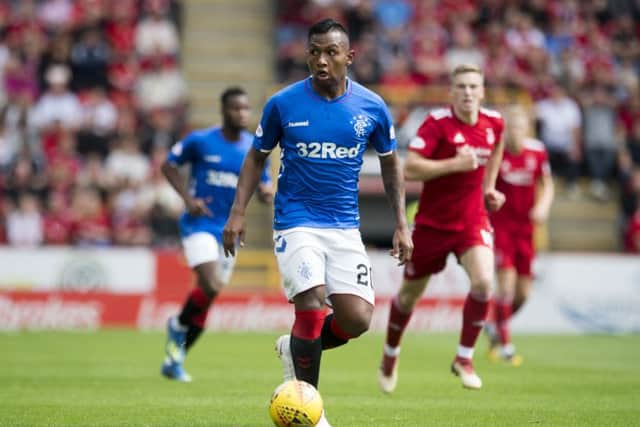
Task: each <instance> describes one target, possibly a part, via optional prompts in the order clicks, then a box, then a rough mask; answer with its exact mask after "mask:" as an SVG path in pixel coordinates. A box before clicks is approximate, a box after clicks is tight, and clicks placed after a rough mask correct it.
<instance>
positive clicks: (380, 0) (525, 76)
mask: <svg viewBox="0 0 640 427" xmlns="http://www.w3.org/2000/svg"><path fill="white" fill-rule="evenodd" d="M322 16H333V17H337V19H338V20H341V21H343V22H345V23H346V24H347V25H348V28H349V31H350V33H351V40H352V41H353V44H354V49H355V50H356V57H355V61H354V64H353V67H352V69H351V74H352V77H353V78H354V79H355V80H357V81H359V82H360V83H363V84H366V85H375V86H377V87H378V88H379V89H380V91H381V92H388V90H389V89H390V90H403V91H405V93H406V91H407V90H412V89H416V90H417V89H419V88H420V87H422V86H423V85H443V84H446V81H447V77H448V73H449V72H450V71H451V70H452V69H453V68H454V67H455V66H456V65H459V64H461V63H474V64H477V65H480V66H481V67H482V68H483V69H484V72H485V79H486V84H487V86H488V90H489V91H491V88H516V89H520V90H522V91H524V92H526V93H527V94H528V95H529V97H530V99H531V101H532V108H531V110H532V115H535V117H536V118H537V135H538V137H539V138H540V139H541V140H542V141H543V142H544V143H545V145H546V147H547V150H548V151H549V155H550V160H551V164H552V168H553V170H554V172H555V173H556V174H558V175H560V176H562V177H564V181H565V182H566V193H565V194H566V195H567V196H568V197H571V198H577V197H580V192H581V189H580V188H581V187H580V186H579V185H577V182H578V181H577V180H578V178H579V177H580V176H583V175H584V176H587V177H588V178H589V183H590V185H589V187H588V188H589V195H590V196H591V197H593V198H594V199H596V200H599V201H606V200H608V199H610V198H611V197H612V194H613V192H612V191H611V185H615V186H616V187H619V189H620V191H619V193H620V199H621V206H622V209H621V212H622V214H621V216H622V220H621V222H622V223H624V225H623V226H622V227H621V228H622V229H623V230H624V231H622V233H623V234H624V238H623V239H621V240H623V241H624V243H625V246H626V249H627V250H628V251H632V252H640V210H639V203H638V200H639V198H640V120H638V119H640V91H639V85H638V75H639V74H638V73H639V71H640V43H639V36H640V24H639V22H640V21H639V19H638V18H639V17H640V5H638V2H635V1H624V0H621V1H606V0H588V1H577V0H534V1H518V0H484V1H471V0H440V1H436V0H307V1H299V0H280V1H279V14H278V25H277V49H278V72H279V77H280V79H281V81H282V82H290V81H294V80H297V79H300V78H304V77H305V76H306V75H307V69H306V64H305V63H304V55H303V53H304V48H305V45H304V43H305V37H304V29H305V28H306V27H307V26H308V24H309V23H311V22H314V21H315V20H317V19H318V18H319V17H322ZM435 102H441V101H440V100H437V101H435ZM404 116H407V117H408V116H409V115H406V114H397V115H396V117H395V119H396V122H398V127H399V128H400V131H399V132H398V135H399V136H400V135H402V134H403V132H402V130H401V128H402V120H403V117H404ZM410 134H411V132H409V135H410ZM398 142H399V144H403V143H404V144H407V143H408V139H407V140H405V141H402V140H401V139H400V138H399V141H398ZM616 177H617V178H618V179H617V180H616ZM634 236H635V237H634Z"/></svg>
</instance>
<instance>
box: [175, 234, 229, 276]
mask: <svg viewBox="0 0 640 427" xmlns="http://www.w3.org/2000/svg"><path fill="white" fill-rule="evenodd" d="M218 246H219V245H218V241H217V240H216V238H215V237H214V236H213V234H211V233H207V232H197V233H193V234H190V235H188V236H185V237H183V238H182V250H183V252H184V257H185V259H186V260H187V265H188V266H189V267H191V268H194V267H196V266H198V265H200V264H205V263H209V262H211V263H213V262H216V261H217V260H218V258H219V257H220V252H219V249H218Z"/></svg>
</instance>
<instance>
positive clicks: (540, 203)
mask: <svg viewBox="0 0 640 427" xmlns="http://www.w3.org/2000/svg"><path fill="white" fill-rule="evenodd" d="M538 189H539V191H538V197H537V200H536V204H535V205H534V206H533V208H532V209H531V212H530V217H531V219H532V220H533V221H535V222H537V223H538V224H542V223H544V222H546V221H547V218H548V217H549V211H550V210H551V203H552V202H553V197H554V194H555V187H554V184H553V178H552V177H551V174H545V175H542V176H541V177H540V179H539V180H538Z"/></svg>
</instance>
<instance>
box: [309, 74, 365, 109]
mask: <svg viewBox="0 0 640 427" xmlns="http://www.w3.org/2000/svg"><path fill="white" fill-rule="evenodd" d="M311 79H313V77H312V76H309V77H307V80H306V81H305V84H304V87H305V88H306V89H307V90H308V91H309V92H310V93H311V96H312V97H313V98H315V99H317V100H320V101H323V102H326V103H329V104H332V103H334V102H340V101H342V100H343V99H344V98H345V97H346V96H348V95H351V88H352V86H353V85H352V84H351V79H350V78H349V77H347V79H346V80H347V90H345V91H344V93H343V94H342V95H340V96H338V97H337V98H333V99H326V98H323V97H322V96H320V95H318V93H317V92H316V91H315V90H314V89H313V86H312V85H311Z"/></svg>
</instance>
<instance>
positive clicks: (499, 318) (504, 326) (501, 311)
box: [494, 300, 512, 345]
mask: <svg viewBox="0 0 640 427" xmlns="http://www.w3.org/2000/svg"><path fill="white" fill-rule="evenodd" d="M494 304H495V315H496V329H497V331H498V337H499V338H500V344H502V345H505V344H509V343H510V342H511V334H510V333H509V322H510V320H511V304H512V303H511V301H510V300H509V301H507V300H496V301H495V302H494Z"/></svg>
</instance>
